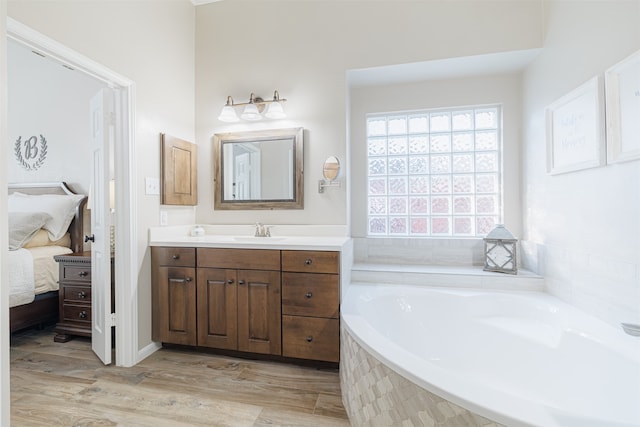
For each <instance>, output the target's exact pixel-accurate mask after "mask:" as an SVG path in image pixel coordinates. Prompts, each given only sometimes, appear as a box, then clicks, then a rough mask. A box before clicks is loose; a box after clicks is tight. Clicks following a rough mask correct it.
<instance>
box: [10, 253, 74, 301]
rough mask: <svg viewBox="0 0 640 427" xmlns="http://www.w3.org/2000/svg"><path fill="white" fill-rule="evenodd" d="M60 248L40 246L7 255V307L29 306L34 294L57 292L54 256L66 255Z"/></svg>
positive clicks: (56, 264)
mask: <svg viewBox="0 0 640 427" xmlns="http://www.w3.org/2000/svg"><path fill="white" fill-rule="evenodd" d="M71 252H72V251H71V249H69V248H65V247H62V246H40V247H35V248H29V249H18V250H16V251H9V252H8V253H9V262H8V266H9V307H15V306H17V305H23V304H29V303H30V302H32V301H33V299H34V298H35V296H36V295H37V294H41V293H44V292H49V291H55V290H57V289H58V271H59V269H58V263H57V262H56V261H55V260H54V259H53V257H54V255H61V254H69V253H71Z"/></svg>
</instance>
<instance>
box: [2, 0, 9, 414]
mask: <svg viewBox="0 0 640 427" xmlns="http://www.w3.org/2000/svg"><path fill="white" fill-rule="evenodd" d="M6 32H7V3H6V2H4V1H0V35H4V34H6ZM6 63H7V38H6V37H4V36H1V37H0V147H6V144H7V141H8V138H7V125H6V123H7V67H6ZM8 158H9V156H8V153H7V150H2V149H0V164H2V165H4V164H6V163H5V162H6V161H8ZM6 185H7V172H6V169H5V168H0V188H5V187H6ZM6 212H7V198H6V197H2V196H0V224H8V221H9V220H8V218H7V213H6ZM7 234H8V233H7V227H0V248H1V249H0V425H3V426H5V425H6V426H8V425H10V421H11V414H10V412H9V401H10V400H9V397H10V396H9V395H10V393H11V389H10V387H9V286H6V285H5V284H6V283H7V268H5V263H6V262H7V249H5V248H8V244H7V243H8V240H9V239H8V238H7Z"/></svg>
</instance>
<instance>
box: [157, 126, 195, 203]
mask: <svg viewBox="0 0 640 427" xmlns="http://www.w3.org/2000/svg"><path fill="white" fill-rule="evenodd" d="M160 151H161V156H160V157H161V159H162V161H161V163H160V175H161V179H160V185H161V191H160V194H161V203H162V204H163V205H189V206H195V205H197V204H198V146H197V145H196V144H193V143H191V142H188V141H184V140H182V139H179V138H176V137H173V136H171V135H167V134H164V133H162V134H160Z"/></svg>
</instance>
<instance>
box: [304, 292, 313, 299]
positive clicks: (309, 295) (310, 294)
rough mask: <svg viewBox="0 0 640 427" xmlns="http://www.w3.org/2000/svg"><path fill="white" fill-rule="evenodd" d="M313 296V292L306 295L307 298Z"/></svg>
mask: <svg viewBox="0 0 640 427" xmlns="http://www.w3.org/2000/svg"><path fill="white" fill-rule="evenodd" d="M312 296H313V294H312V293H311V292H307V293H306V294H304V297H305V298H311V297H312Z"/></svg>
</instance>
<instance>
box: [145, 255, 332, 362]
mask: <svg viewBox="0 0 640 427" xmlns="http://www.w3.org/2000/svg"><path fill="white" fill-rule="evenodd" d="M151 254H152V288H153V339H154V341H161V342H164V343H173V344H184V345H196V346H200V347H210V348H219V349H226V350H238V351H243V352H249V353H260V354H270V355H282V356H286V357H295V358H302V359H311V360H321V361H329V362H339V359H340V357H339V356H340V328H339V287H340V276H339V271H340V269H339V264H340V262H339V252H323V251H280V250H272V249H222V248H170V247H152V248H151Z"/></svg>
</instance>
